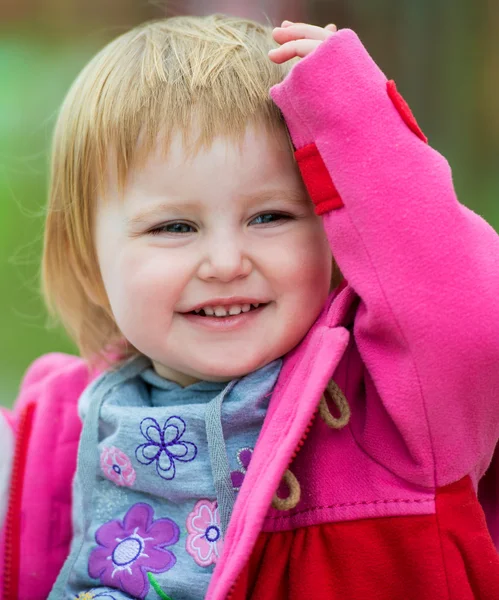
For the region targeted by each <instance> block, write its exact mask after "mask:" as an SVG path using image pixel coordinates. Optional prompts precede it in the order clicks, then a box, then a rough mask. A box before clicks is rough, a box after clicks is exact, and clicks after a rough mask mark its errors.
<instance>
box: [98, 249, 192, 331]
mask: <svg viewBox="0 0 499 600" xmlns="http://www.w3.org/2000/svg"><path fill="white" fill-rule="evenodd" d="M177 265H178V261H171V260H168V259H167V257H166V255H165V253H163V252H161V249H159V250H158V249H155V248H144V249H139V248H134V249H133V250H131V251H126V252H122V253H121V254H120V255H116V256H115V258H114V260H113V261H112V263H111V264H109V263H108V264H107V265H106V268H105V269H104V270H103V279H104V284H105V286H106V291H107V294H108V297H109V302H110V304H111V309H112V311H113V314H114V316H115V319H116V321H117V323H118V325H119V326H123V323H124V322H136V321H137V320H138V321H140V322H147V320H148V318H151V317H152V316H153V315H154V317H155V318H156V319H157V318H158V315H162V316H168V315H169V314H171V312H172V310H173V307H174V305H175V303H176V302H177V301H178V297H179V295H180V293H181V290H182V287H183V285H184V277H185V272H184V273H183V272H182V270H181V269H179V267H178V266H177ZM183 276H184V277H183Z"/></svg>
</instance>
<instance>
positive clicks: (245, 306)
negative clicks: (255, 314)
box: [241, 304, 251, 312]
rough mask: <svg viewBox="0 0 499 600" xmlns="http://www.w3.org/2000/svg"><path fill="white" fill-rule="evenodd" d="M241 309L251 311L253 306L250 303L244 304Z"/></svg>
mask: <svg viewBox="0 0 499 600" xmlns="http://www.w3.org/2000/svg"><path fill="white" fill-rule="evenodd" d="M241 310H242V311H243V312H249V311H250V310H251V306H250V305H249V304H243V305H242V307H241Z"/></svg>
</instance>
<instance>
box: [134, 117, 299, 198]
mask: <svg viewBox="0 0 499 600" xmlns="http://www.w3.org/2000/svg"><path fill="white" fill-rule="evenodd" d="M192 144H193V142H192V140H189V139H187V140H186V139H185V136H183V134H182V133H181V132H175V134H174V135H173V136H172V138H171V140H169V143H168V146H167V148H165V146H164V145H163V143H162V140H161V137H158V141H157V143H156V145H155V146H154V148H153V149H152V150H151V152H150V153H149V154H148V156H147V157H146V159H145V160H144V161H143V162H142V163H141V164H138V165H136V166H135V167H133V168H132V169H131V170H130V172H129V173H128V177H127V188H128V189H133V188H136V187H139V186H140V187H150V186H155V185H156V184H162V183H163V184H168V185H170V186H173V187H176V188H181V187H189V186H190V185H193V184H198V183H199V178H201V179H204V184H205V185H213V184H218V185H222V184H223V182H224V181H226V180H227V181H230V180H232V179H235V178H238V179H240V180H241V181H242V182H245V183H246V184H250V183H251V181H252V180H253V179H254V178H258V179H269V180H282V179H287V178H289V177H290V176H293V178H294V177H295V174H296V165H295V161H294V158H293V155H292V153H291V151H290V148H289V143H288V139H287V136H286V133H285V131H284V130H283V131H272V130H268V129H267V128H265V127H264V126H255V125H248V127H247V128H246V130H245V132H244V134H243V135H242V136H240V137H239V138H231V137H228V136H226V135H219V136H215V137H214V138H213V139H212V140H211V142H210V143H209V144H205V145H203V146H201V147H198V148H197V149H196V150H195V151H194V150H193V146H192Z"/></svg>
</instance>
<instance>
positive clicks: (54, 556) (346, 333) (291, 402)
mask: <svg viewBox="0 0 499 600" xmlns="http://www.w3.org/2000/svg"><path fill="white" fill-rule="evenodd" d="M272 97H273V99H274V101H275V102H276V103H277V104H278V106H279V107H280V108H281V110H282V112H283V114H284V116H285V119H286V122H287V125H288V128H289V130H290V133H291V136H292V139H293V143H294V145H295V147H296V148H297V153H296V156H297V161H298V164H299V166H300V169H301V171H302V175H303V178H304V181H305V183H306V185H307V188H308V191H309V193H310V196H311V198H312V200H313V202H314V203H315V205H316V211H317V213H318V214H322V215H323V219H324V226H325V229H326V232H327V235H328V239H329V241H330V245H331V249H332V252H333V255H334V256H335V258H336V260H337V262H338V264H339V266H340V268H341V271H342V273H343V274H344V275H345V278H346V280H347V281H348V285H346V286H344V287H343V288H341V289H340V290H337V291H336V292H334V293H333V294H332V295H331V297H330V299H329V300H328V302H327V304H326V306H325V307H324V310H323V312H322V313H321V315H320V316H319V318H318V319H317V321H316V323H315V324H314V326H313V327H312V329H311V330H310V332H309V333H308V335H307V336H306V338H305V339H304V340H303V341H302V343H301V344H300V345H299V346H298V347H297V348H295V350H293V351H292V352H291V353H290V354H289V355H287V356H286V358H285V361H284V366H283V369H282V372H281V375H280V378H279V381H278V384H277V387H276V389H275V391H274V394H273V397H272V400H271V404H270V407H269V411H268V415H267V418H266V420H265V424H264V426H263V429H262V432H261V435H260V438H259V440H258V443H257V446H256V448H255V451H254V453H253V457H252V459H251V463H250V466H249V469H248V472H247V474H246V477H245V479H244V484H243V486H242V488H241V490H240V492H239V494H238V498H237V501H236V504H235V507H234V512H233V516H232V519H231V522H230V525H229V528H228V531H227V534H226V537H225V541H224V552H223V554H222V556H221V559H220V561H219V563H218V564H217V567H216V569H215V572H214V575H213V578H212V581H211V584H210V587H209V590H208V594H207V596H206V597H207V598H208V599H209V600H221V599H223V598H226V597H227V596H228V595H230V594H231V593H233V591H234V586H235V585H236V582H237V581H238V578H239V577H240V576H241V573H242V571H243V568H244V566H245V565H247V564H248V560H249V558H250V556H251V555H252V552H253V551H254V548H255V544H256V543H257V540H258V538H259V536H260V535H261V534H262V532H267V533H276V532H284V531H290V530H297V529H299V528H306V527H310V526H315V525H321V524H325V523H343V522H359V521H363V520H370V519H375V518H376V519H378V518H381V517H392V516H397V517H413V516H415V515H419V516H425V515H435V513H436V511H437V508H436V497H437V494H438V491H439V490H441V489H448V488H447V487H446V486H451V485H453V484H455V483H456V482H460V481H463V480H465V479H466V478H468V479H469V480H470V481H471V486H472V488H473V489H474V490H475V491H476V490H477V488H478V484H479V482H480V480H482V483H480V486H481V491H483V494H484V495H483V499H482V504H483V506H484V507H485V508H486V510H487V513H488V519H489V521H488V524H489V531H490V534H492V536H493V537H494V538H495V540H496V543H499V527H498V522H497V514H498V513H499V511H498V510H497V508H498V507H497V504H496V503H495V499H497V491H498V487H497V481H498V477H497V476H496V475H497V474H499V470H498V469H497V461H496V462H495V463H493V464H492V466H491V468H490V470H489V472H488V474H487V477H486V478H484V474H485V473H486V471H487V469H488V467H489V465H491V460H492V457H493V454H494V449H495V447H496V443H497V440H498V438H499V401H498V393H497V390H498V389H499V368H498V365H499V237H498V236H497V234H496V233H495V232H494V230H493V229H492V228H491V227H490V226H489V225H488V224H487V223H486V222H484V221H483V220H482V219H481V218H480V217H479V216H477V215H476V214H474V213H473V212H472V211H470V210H469V209H467V208H466V207H464V206H463V205H461V204H459V203H458V201H457V199H456V197H455V194H454V190H453V185H452V177H451V172H450V169H449V166H448V164H447V162H446V161H445V159H444V158H443V157H442V156H440V155H439V154H438V153H437V152H436V151H435V150H433V149H432V148H431V147H429V146H428V145H427V144H426V143H425V138H424V136H423V134H422V133H421V131H420V130H419V128H418V126H417V123H416V122H415V121H414V118H413V117H412V115H411V113H410V110H409V109H408V107H407V105H406V104H405V103H404V102H403V100H402V99H401V97H400V95H399V94H398V92H397V91H396V88H395V86H394V84H393V83H392V82H387V80H386V78H385V76H384V75H383V73H382V72H381V71H380V70H379V68H378V67H377V66H376V65H375V63H374V62H373V61H372V59H371V58H370V57H369V55H368V54H367V53H366V51H365V49H364V48H363V46H362V44H361V43H360V41H359V40H358V38H357V36H356V35H355V34H354V33H353V32H352V31H349V30H342V31H340V32H339V33H338V34H336V35H335V36H332V37H331V38H330V39H329V40H328V41H327V42H325V43H324V44H322V45H321V46H320V47H319V49H318V50H316V51H315V52H314V53H313V54H312V55H310V56H309V57H307V58H305V59H303V60H302V61H300V63H298V64H297V65H296V66H295V67H294V68H293V70H292V72H291V74H290V75H289V76H288V77H287V78H286V79H285V81H284V82H283V83H281V84H280V85H278V86H276V87H275V88H273V90H272ZM92 377H93V374H89V373H88V371H87V369H86V367H85V364H84V363H83V362H82V361H81V360H80V359H78V358H75V357H70V356H63V355H48V356H45V357H42V358H40V359H39V360H38V361H36V362H35V363H34V364H33V365H32V367H31V368H30V369H29V371H28V373H27V375H26V378H25V380H24V382H23V385H22V388H21V393H20V396H19V399H18V401H17V404H16V407H15V413H14V415H13V416H12V417H11V418H12V423H13V427H14V429H15V430H16V433H17V446H16V455H15V461H14V467H13V485H12V491H11V498H10V503H9V512H8V517H7V521H6V524H7V526H6V528H5V531H4V538H5V536H7V538H8V551H7V552H6V553H5V545H3V552H4V554H3V556H0V560H3V564H5V565H7V571H8V572H7V573H4V595H3V596H0V598H3V600H12V599H13V598H19V600H25V599H26V600H27V599H29V600H37V599H42V598H45V597H46V596H47V594H48V591H49V589H50V587H51V584H52V583H53V581H54V579H55V576H56V574H57V572H58V570H59V569H60V567H61V564H62V562H63V560H64V557H65V555H66V554H67V552H68V544H69V541H70V537H71V533H70V532H71V526H70V512H69V510H70V482H71V478H72V474H73V472H74V470H75V461H76V448H77V442H78V436H79V431H80V424H79V422H78V419H77V415H76V403H77V400H78V397H79V395H80V394H81V392H82V390H83V389H84V388H85V386H86V385H87V383H88V382H89V380H90V379H91V378H92ZM331 379H334V381H335V382H336V383H337V384H338V385H339V386H340V388H341V389H342V391H343V393H344V394H345V396H346V398H347V400H348V402H349V405H350V408H351V419H350V423H349V425H348V427H346V428H344V429H342V430H340V431H333V430H330V429H328V428H327V427H325V426H324V424H323V423H321V422H319V420H318V419H315V420H314V419H313V418H314V414H315V412H316V409H317V406H318V403H319V400H320V398H321V397H322V394H323V392H324V390H325V388H326V386H327V384H328V382H329V381H330V380H331ZM311 423H313V424H312V425H311ZM298 449H299V451H298ZM290 464H291V467H290V468H291V470H292V471H293V472H294V473H295V475H296V477H297V479H298V481H299V482H300V484H301V488H302V497H301V500H300V503H299V504H298V506H297V507H296V508H295V509H292V510H291V511H288V512H287V513H282V512H278V511H276V510H275V509H273V508H269V506H270V503H271V499H272V496H273V494H274V492H275V490H276V489H277V487H278V486H279V482H280V479H281V477H282V474H283V472H284V471H285V470H286V468H288V466H290ZM262 474H264V477H263V476H262ZM482 486H483V490H482ZM487 543H488V542H487ZM490 543H491V542H490ZM482 547H483V546H482ZM491 556H492V555H491ZM496 566H497V565H494V567H493V569H496ZM14 567H15V568H16V569H17V574H16V573H14V570H12V569H13V568H14ZM9 569H11V571H9ZM6 579H7V580H8V583H7V586H6V584H5V580H6ZM497 581H499V570H497V569H496V570H495V571H494V585H496V583H497ZM19 582H21V585H20V584H19ZM9 586H10V587H9ZM6 587H7V592H6V591H5V588H6ZM489 589H492V588H490V586H489ZM496 589H499V588H496ZM12 590H15V591H14V592H13V591H12ZM491 593H494V592H491ZM8 594H10V596H9V595H8ZM16 594H17V595H16ZM366 597H367V596H366ZM447 597H449V598H451V597H452V598H465V597H468V596H464V595H462V596H460V595H457V594H455V595H452V594H451V593H449V595H448V596H447ZM484 597H485V596H484ZM488 597H489V596H487V598H488ZM493 597H495V596H492V595H490V598H493ZM442 598H443V596H442Z"/></svg>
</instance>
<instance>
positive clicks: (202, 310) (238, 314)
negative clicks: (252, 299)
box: [187, 304, 267, 319]
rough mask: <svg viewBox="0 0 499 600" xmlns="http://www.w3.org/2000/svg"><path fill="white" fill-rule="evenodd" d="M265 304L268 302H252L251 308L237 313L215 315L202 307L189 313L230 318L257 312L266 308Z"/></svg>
mask: <svg viewBox="0 0 499 600" xmlns="http://www.w3.org/2000/svg"><path fill="white" fill-rule="evenodd" d="M265 306H267V304H259V305H258V306H253V305H252V304H251V305H250V309H249V310H246V311H241V312H238V313H237V314H235V315H231V314H229V313H227V314H225V315H220V316H219V315H215V314H210V315H207V314H206V313H205V311H204V309H201V310H199V311H195V310H191V311H190V312H188V313H187V314H188V315H195V316H196V317H211V318H212V319H228V318H230V317H239V316H240V315H246V314H248V313H250V312H255V311H256V310H261V309H262V308H264V307H265Z"/></svg>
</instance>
